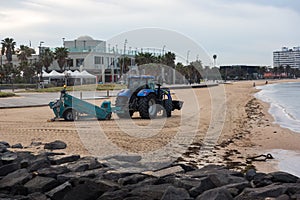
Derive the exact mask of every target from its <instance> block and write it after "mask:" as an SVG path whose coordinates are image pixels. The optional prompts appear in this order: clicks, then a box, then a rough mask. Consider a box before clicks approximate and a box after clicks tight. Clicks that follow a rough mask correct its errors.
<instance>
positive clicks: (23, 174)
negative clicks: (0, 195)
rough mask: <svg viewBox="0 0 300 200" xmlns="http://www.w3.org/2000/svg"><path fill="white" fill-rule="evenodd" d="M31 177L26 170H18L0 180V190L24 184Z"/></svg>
mask: <svg viewBox="0 0 300 200" xmlns="http://www.w3.org/2000/svg"><path fill="white" fill-rule="evenodd" d="M31 177H32V175H31V174H29V173H28V171H27V170H26V169H19V170H17V171H14V172H12V173H10V174H7V175H6V176H4V177H3V178H2V179H1V180H0V188H12V187H14V186H15V185H17V184H24V183H25V182H27V181H28V180H30V179H31Z"/></svg>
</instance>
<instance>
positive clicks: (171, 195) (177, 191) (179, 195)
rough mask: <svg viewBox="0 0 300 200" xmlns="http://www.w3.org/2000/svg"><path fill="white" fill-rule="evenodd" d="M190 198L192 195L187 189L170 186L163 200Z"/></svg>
mask: <svg viewBox="0 0 300 200" xmlns="http://www.w3.org/2000/svg"><path fill="white" fill-rule="evenodd" d="M188 198H190V195H189V193H188V192H187V191H186V190H185V189H183V188H176V187H174V186H169V187H168V188H167V190H166V191H165V193H164V194H163V196H162V198H161V200H169V199H188Z"/></svg>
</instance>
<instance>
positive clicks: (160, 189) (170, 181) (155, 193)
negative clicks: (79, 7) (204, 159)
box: [0, 141, 300, 200]
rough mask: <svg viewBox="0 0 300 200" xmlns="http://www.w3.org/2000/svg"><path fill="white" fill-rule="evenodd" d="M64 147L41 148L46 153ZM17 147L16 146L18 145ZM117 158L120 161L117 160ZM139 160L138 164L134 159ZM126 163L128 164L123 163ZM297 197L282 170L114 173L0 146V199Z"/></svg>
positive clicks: (173, 168) (87, 161) (91, 161)
mask: <svg viewBox="0 0 300 200" xmlns="http://www.w3.org/2000/svg"><path fill="white" fill-rule="evenodd" d="M55 146H56V147H57V148H58V149H61V148H63V147H64V146H65V145H64V144H63V143H62V142H60V141H56V144H53V143H52V144H46V146H45V147H46V149H49V148H51V149H55ZM17 147H20V145H17ZM115 158H118V159H119V160H122V163H123V164H124V162H125V161H124V160H126V159H124V158H123V157H122V156H117V157H115ZM136 161H138V160H136ZM127 165H128V166H130V165H131V163H130V162H128V163H127ZM266 198H269V199H300V179H299V178H298V177H296V176H293V175H291V174H288V173H285V172H274V173H269V174H265V173H257V172H256V171H255V170H254V169H250V170H248V171H247V173H246V174H243V173H241V172H236V171H231V170H228V169H226V168H225V167H223V166H216V165H208V166H205V167H203V168H201V169H196V168H193V167H191V166H188V165H184V164H178V163H177V164H176V163H173V164H171V165H170V166H168V167H165V168H164V169H159V170H156V171H147V172H142V173H133V172H128V171H127V172H126V171H120V170H115V169H113V168H112V167H111V166H109V162H107V161H105V160H104V161H98V160H97V159H96V158H94V157H80V156H79V155H64V154H62V153H55V152H47V151H45V152H43V153H40V154H38V155H34V154H32V153H31V152H27V151H15V152H13V151H11V150H10V145H9V144H8V143H7V142H0V199H7V200H10V199H18V200H46V199H54V200H60V199H65V200H69V199H70V200H77V199H78V200H87V199H96V200H102V199H128V200H129V199H130V200H133V199H164V200H167V199H172V200H173V199H197V200H201V199H203V200H207V199H222V200H227V199H228V200H229V199H236V200H243V199H266Z"/></svg>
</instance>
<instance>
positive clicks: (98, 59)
mask: <svg viewBox="0 0 300 200" xmlns="http://www.w3.org/2000/svg"><path fill="white" fill-rule="evenodd" d="M94 62H95V64H96V65H99V64H101V65H103V64H104V57H101V56H95V57H94Z"/></svg>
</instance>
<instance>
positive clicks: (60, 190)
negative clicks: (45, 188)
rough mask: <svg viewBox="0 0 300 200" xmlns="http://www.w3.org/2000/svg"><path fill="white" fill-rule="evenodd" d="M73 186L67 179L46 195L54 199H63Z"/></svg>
mask: <svg viewBox="0 0 300 200" xmlns="http://www.w3.org/2000/svg"><path fill="white" fill-rule="evenodd" d="M71 188H72V185H71V184H70V182H68V181H67V182H65V183H63V184H61V185H59V186H57V187H55V188H53V189H52V190H50V191H49V192H47V193H46V196H48V197H50V198H51V199H52V200H61V199H63V198H64V196H65V194H66V193H67V192H68V191H70V190H71Z"/></svg>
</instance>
